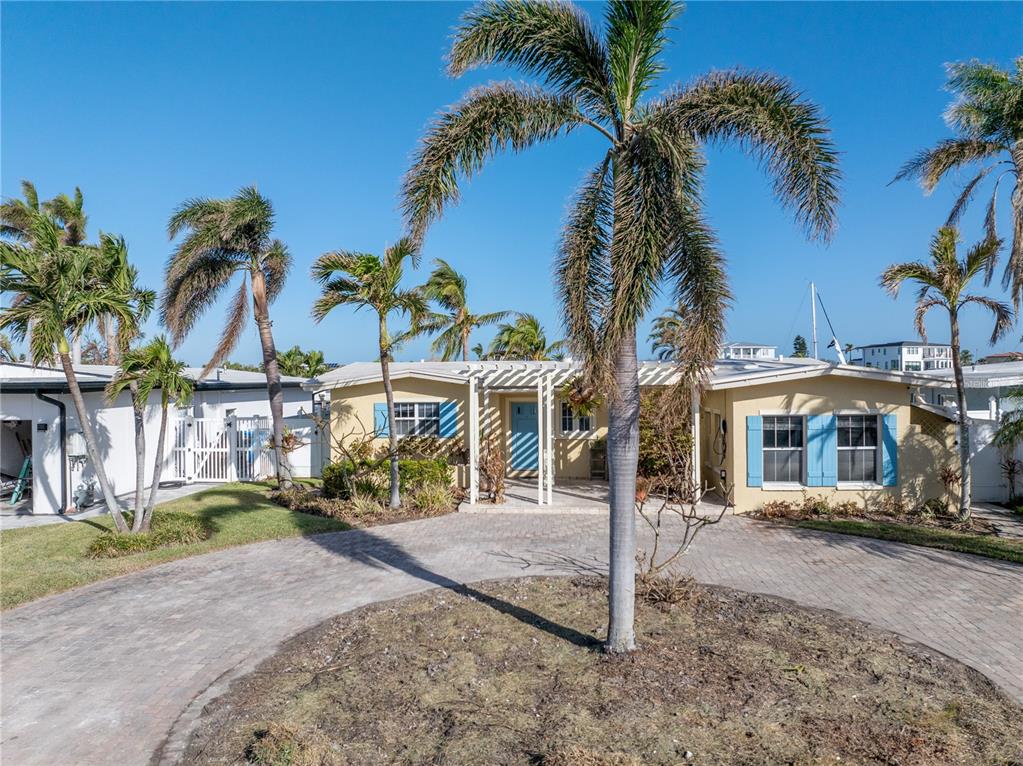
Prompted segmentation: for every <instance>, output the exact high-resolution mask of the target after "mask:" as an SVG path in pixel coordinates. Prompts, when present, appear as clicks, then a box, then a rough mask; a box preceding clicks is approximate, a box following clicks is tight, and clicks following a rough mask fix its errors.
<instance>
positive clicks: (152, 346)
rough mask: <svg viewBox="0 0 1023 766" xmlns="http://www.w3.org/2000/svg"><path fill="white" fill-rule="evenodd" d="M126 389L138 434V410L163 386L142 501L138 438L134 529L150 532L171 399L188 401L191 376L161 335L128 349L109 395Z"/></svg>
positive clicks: (139, 443) (139, 442) (141, 446)
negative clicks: (149, 480)
mask: <svg viewBox="0 0 1023 766" xmlns="http://www.w3.org/2000/svg"><path fill="white" fill-rule="evenodd" d="M125 389H129V390H131V392H132V401H133V403H134V404H135V413H136V415H135V422H136V434H137V433H138V429H139V420H140V418H139V410H140V408H141V410H142V414H143V418H144V412H145V407H146V405H147V403H148V402H149V397H150V395H151V394H152V393H153V391H154V390H155V389H159V390H160V435H159V436H158V437H157V440H156V459H155V461H154V463H153V483H152V486H151V487H150V489H149V500H148V501H147V502H146V503H145V505H143V504H142V502H141V495H142V485H143V483H144V481H145V474H144V470H145V469H144V466H145V439H144V437H143V438H142V439H141V440H140V439H138V438H136V456H135V458H136V460H137V465H138V471H137V476H136V483H135V516H134V518H133V519H132V531H133V532H148V531H149V528H150V525H151V523H152V518H153V508H154V507H155V506H156V493H157V490H158V489H159V487H160V476H161V474H162V472H163V455H164V445H165V444H166V440H167V416H168V409H169V407H170V403H171V402H178V403H179V404H186V403H187V402H188V401H189V400H190V399H191V398H192V390H193V384H192V380H191V379H190V378H188V377H186V376H185V365H184V363H183V362H179V361H177V360H176V359H174V356H173V354H172V352H171V347H170V344H169V343H168V342H167V339H166V338H165V337H164V336H163V335H160V336H159V337H157V338H154V339H153V340H152V341H150V342H149V343H147V344H146V345H145V346H142V347H141V348H136V349H132V350H130V351H127V352H125V354H124V355H123V358H122V361H121V369H120V370H118V373H117V375H116V376H115V377H114V379H113V380H112V381H111V382H110V384H109V385H108V386H107V396H108V397H109V398H110V399H114V398H116V397H117V395H118V394H120V393H121V392H122V391H124V390H125Z"/></svg>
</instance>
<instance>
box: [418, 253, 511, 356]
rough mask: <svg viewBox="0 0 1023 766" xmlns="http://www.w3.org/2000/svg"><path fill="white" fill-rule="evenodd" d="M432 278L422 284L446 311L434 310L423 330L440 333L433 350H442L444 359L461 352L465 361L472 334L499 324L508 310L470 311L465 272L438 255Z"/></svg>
mask: <svg viewBox="0 0 1023 766" xmlns="http://www.w3.org/2000/svg"><path fill="white" fill-rule="evenodd" d="M434 265H435V268H434V270H433V273H432V274H430V278H429V279H427V280H426V284H425V285H424V286H423V294H424V295H425V296H426V298H427V299H428V300H431V301H434V302H436V303H438V304H439V305H440V307H441V308H442V309H443V310H444V313H435V314H431V315H430V316H429V317H428V318H427V319H426V321H425V322H424V327H423V330H424V331H425V332H427V333H430V334H434V333H440V335H439V336H438V337H437V338H436V339H435V340H434V341H433V343H432V345H431V346H430V351H432V352H433V353H434V354H439V355H440V358H441V359H443V360H444V361H445V362H447V361H450V360H452V359H455V358H456V357H458V356H459V354H461V357H462V361H463V362H468V361H469V335H470V334H471V333H472V331H473V330H475V329H476V328H477V327H484V326H486V325H492V324H497V323H498V322H500V321H501V320H502V319H504V318H505V317H506V316H508V314H509V313H511V312H508V311H494V312H491V313H489V314H472V313H470V312H469V298H468V295H467V292H466V280H465V275H463V274H459V273H458V272H457V271H455V269H454V268H452V266H451V265H450V264H448V263H447V262H446V261H444V260H441V259H440V258H437V259H435V260H434Z"/></svg>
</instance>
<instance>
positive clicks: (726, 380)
mask: <svg viewBox="0 0 1023 766" xmlns="http://www.w3.org/2000/svg"><path fill="white" fill-rule="evenodd" d="M581 368H582V365H581V364H580V363H578V362H572V361H562V362H534V361H511V360H508V361H477V362H392V363H391V365H390V372H391V378H392V379H394V380H400V379H403V378H422V379H429V380H443V381H449V382H452V383H466V382H468V380H469V377H470V376H472V377H474V378H476V379H477V380H478V381H483V382H485V384H486V385H487V386H488V387H491V388H504V389H513V388H535V387H536V385H537V383H538V381H540V380H541V379H547V378H552V379H553V382H554V384H555V385H561V384H562V383H564V382H566V381H568V380H569V379H571V378H572V377H573V376H575V375H577V374H578V373H579V371H580V370H581ZM825 375H836V376H842V377H856V378H863V379H867V380H879V381H885V382H891V383H901V384H903V385H914V386H937V387H946V386H948V385H949V383H948V382H947V381H944V380H942V379H939V378H935V377H933V376H925V375H922V374H921V373H912V372H898V371H895V370H879V369H877V368H873V367H860V366H857V365H850V364H846V365H838V364H832V363H830V362H825V361H821V360H819V359H793V358H785V359H756V360H753V359H718V360H717V361H716V362H715V363H714V367H713V369H712V371H711V374H710V378H709V380H708V383H707V387H708V388H709V389H723V388H736V387H740V386H747V385H758V384H765V383H773V382H777V381H782V380H792V379H797V378H808V377H821V376H825ZM380 380H382V375H381V371H380V363H379V362H354V363H352V364H346V365H343V366H341V367H338V368H336V369H334V370H332V371H330V372H329V373H326V374H325V375H323V376H322V377H320V378H317V379H314V380H311V381H308V382H307V383H306V384H305V388H307V389H309V390H313V391H322V390H327V389H332V388H348V387H350V386H357V385H362V384H365V383H376V382H379V381H380ZM677 380H678V372H677V369H676V367H675V365H674V364H673V363H672V362H641V363H640V366H639V383H640V385H641V386H660V385H671V384H673V383H675V382H677Z"/></svg>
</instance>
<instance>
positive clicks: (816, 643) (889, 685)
mask: <svg viewBox="0 0 1023 766" xmlns="http://www.w3.org/2000/svg"><path fill="white" fill-rule="evenodd" d="M697 588H698V589H699V591H700V593H699V597H698V598H693V599H689V600H687V601H686V602H684V603H683V604H682V605H680V606H676V607H664V606H662V607H657V606H652V605H649V604H647V603H638V604H637V628H638V638H639V643H640V648H639V650H638V651H637V652H635V653H634V654H631V655H629V656H625V657H609V656H606V655H604V654H602V653H601V652H600V650H599V646H600V643H599V639H600V637H601V636H602V635H603V632H604V629H605V620H606V608H607V607H606V605H607V600H606V599H607V595H606V590H605V586H604V582H603V581H601V580H596V579H593V578H584V579H578V578H577V579H574V580H569V579H563V578H539V579H523V580H513V581H503V582H493V583H485V584H482V585H477V586H471V587H465V588H463V589H460V590H459V592H453V591H450V590H436V591H431V592H429V593H426V594H423V595H418V596H414V597H409V598H405V599H401V600H399V601H394V602H390V603H387V604H381V605H376V606H372V607H367V608H365V609H362V610H359V611H357V612H353V613H349V614H346V615H342V616H339V617H337V618H335V619H333V620H330V621H328V622H326V623H324V624H323V625H320V626H319V627H317V628H314V629H313V630H310V631H308V632H306V633H304V634H302V635H300V636H298V637H296V638H295V639H292V640H291V641H290V642H288V643H287V644H286V645H285V646H284V647H283V648H282V650H281V651H280V652H279V653H278V654H277V655H276V656H274V657H273V658H271V659H269V660H267V661H266V662H265V663H263V665H262V666H260V668H259V669H258V670H257V671H256V672H254V673H253V674H251V675H250V676H247V677H245V678H243V679H240V680H239V681H237V682H235V684H234V685H233V686H232V688H231V690H230V691H229V692H228V693H227V694H226V695H224V696H223V697H221V698H220V699H218V700H216V701H215V702H213V703H212V704H211V705H210V706H208V707H207V709H206V710H205V711H204V713H203V717H202V720H201V722H200V725H199V727H198V729H197V731H196V733H195V734H194V735H193V737H192V740H191V742H190V744H189V747H188V750H187V752H186V755H185V758H184V762H185V763H189V764H205V765H210V764H246V763H258V764H274V766H278V764H280V765H281V766H284V765H285V764H290V766H341V765H343V764H344V765H347V764H351V765H352V766H355V765H358V766H372V765H375V764H409V765H411V764H452V765H457V766H469V765H471V764H487V765H488V766H489V765H491V764H493V765H495V766H504V765H508V766H511V765H512V764H515V765H519V764H521V765H523V766H527V765H529V764H534V765H536V764H539V765H541V766H542V765H543V764H547V766H555V765H558V766H563V765H566V764H573V765H574V766H587V765H592V766H610V765H616V764H617V765H621V766H632V765H633V764H636V765H638V764H643V765H644V766H653V765H655V764H688V763H693V764H837V763H872V764H875V763H877V764H891V765H893V766H894V765H895V764H899V765H900V766H908V765H909V764H1003V765H1004V766H1009V764H1016V765H1017V766H1019V764H1023V744H1021V743H1023V710H1021V709H1020V708H1019V707H1018V706H1016V705H1015V704H1014V703H1012V702H1011V701H1010V700H1009V699H1008V698H1007V697H1006V696H1005V695H1003V694H1002V693H1001V692H999V691H997V690H996V689H995V688H994V687H993V686H992V685H991V683H990V682H988V681H987V680H986V679H985V678H984V677H983V676H981V675H980V674H979V673H977V672H976V671H973V670H971V669H969V668H967V667H966V666H964V665H962V664H960V663H958V662H955V661H954V660H951V659H949V658H948V657H945V656H944V655H941V654H938V653H936V652H933V651H930V650H928V649H926V648H924V647H920V646H917V645H911V644H907V643H904V642H903V641H901V640H900V639H899V638H897V637H896V636H894V635H892V634H890V633H886V632H883V631H880V630H877V629H874V628H872V627H870V626H867V625H865V624H863V623H859V622H856V621H853V620H847V619H844V618H842V617H839V616H837V615H835V614H833V613H830V612H821V611H815V610H810V609H804V608H802V607H798V606H796V605H794V604H792V603H791V602H787V601H784V600H781V599H775V598H770V597H766V596H759V595H753V594H748V593H742V592H737V591H731V590H727V589H722V588H714V587H705V586H697Z"/></svg>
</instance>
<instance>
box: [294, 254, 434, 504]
mask: <svg viewBox="0 0 1023 766" xmlns="http://www.w3.org/2000/svg"><path fill="white" fill-rule="evenodd" d="M418 258H419V255H418V251H417V250H416V248H415V247H414V246H413V244H412V241H411V240H409V239H407V238H405V239H401V240H399V241H398V242H397V243H396V244H394V245H391V246H390V247H388V248H387V249H386V250H385V251H384V257H383V258H380V257H379V256H376V255H372V254H370V253H359V252H354V251H350V250H335V251H333V252H330V253H324V254H323V255H321V256H320V257H319V258H317V259H316V262H315V263H313V267H312V276H313V279H315V280H316V281H317V282H319V283H320V286H321V287H322V292H321V293H320V297H319V298H317V299H316V302H315V303H314V304H313V310H312V314H313V319H315V320H316V321H317V322H321V321H323V319H324V317H326V316H327V314H329V313H330V312H331V310H333V309H334V308H336V307H338V306H354V307H355V309H356V311H357V310H359V309H360V308H362V307H363V306H366V307H369V308H370V309H372V310H373V311H374V312H375V313H376V315H377V340H378V346H379V350H380V373H381V376H382V378H383V382H384V396H385V397H386V399H387V436H388V445H389V449H388V451H389V453H390V462H391V502H390V505H391V508H398V507H399V506H400V505H401V495H400V494H399V487H398V430H397V428H396V424H395V419H394V389H393V388H392V386H391V368H390V363H391V361H392V359H393V353H394V351H395V350H396V349H397V348H398V347H399V346H400V345H401V344H402V343H404V342H405V341H407V340H409V339H410V338H412V337H414V336H416V335H418V334H419V333H420V332H422V328H421V322H422V320H423V319H424V317H425V316H426V314H427V312H428V308H427V304H426V299H425V298H424V296H423V292H422V289H420V288H416V289H411V290H410V289H405V288H403V287H402V286H401V280H402V277H403V276H404V275H405V261H406V260H408V259H411V260H412V262H413V265H414V264H415V263H416V261H417V260H418ZM391 314H398V315H399V316H406V315H407V316H408V317H409V318H410V319H411V327H410V328H409V329H408V330H404V331H402V332H399V333H396V334H392V333H391V331H390V330H389V329H388V326H387V318H388V317H389V316H390V315H391Z"/></svg>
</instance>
